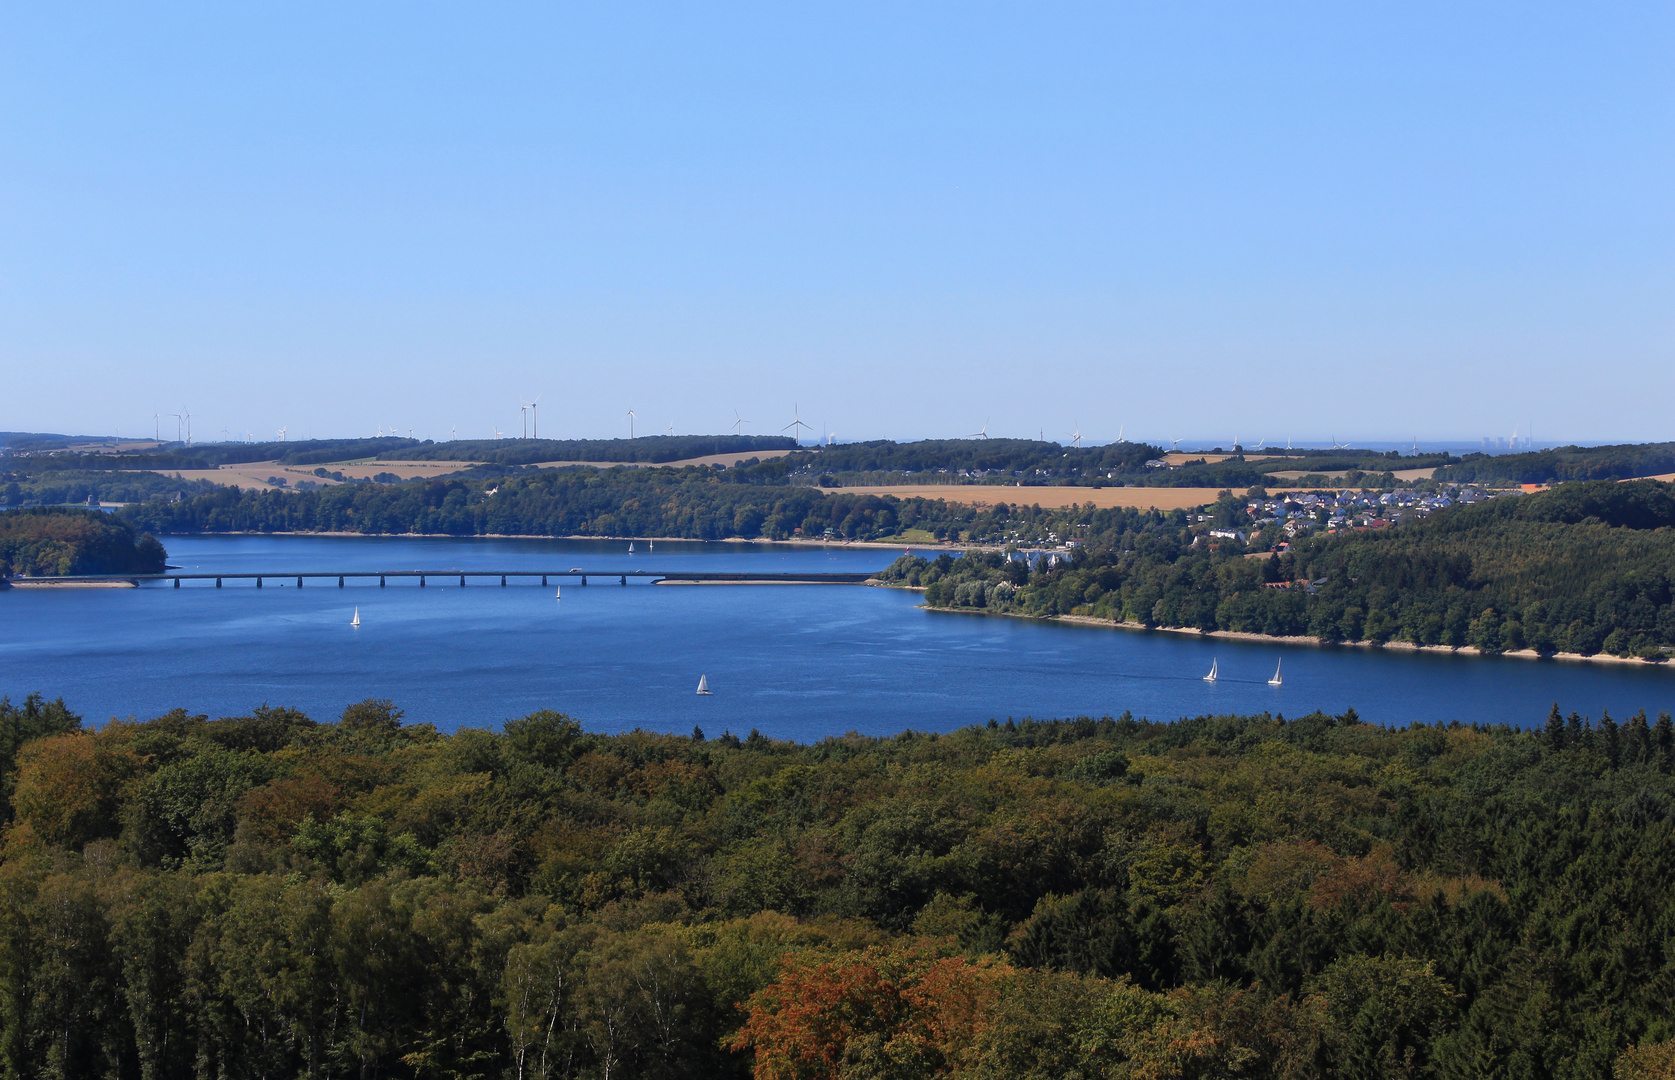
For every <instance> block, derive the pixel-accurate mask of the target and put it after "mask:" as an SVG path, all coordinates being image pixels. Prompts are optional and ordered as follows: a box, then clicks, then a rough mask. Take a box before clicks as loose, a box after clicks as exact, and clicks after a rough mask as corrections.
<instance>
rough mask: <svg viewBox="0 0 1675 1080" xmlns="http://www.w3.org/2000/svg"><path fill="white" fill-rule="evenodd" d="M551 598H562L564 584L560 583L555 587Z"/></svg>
mask: <svg viewBox="0 0 1675 1080" xmlns="http://www.w3.org/2000/svg"><path fill="white" fill-rule="evenodd" d="M553 599H554V600H562V599H564V586H562V585H560V586H559V587H558V588H557V589H555V590H553Z"/></svg>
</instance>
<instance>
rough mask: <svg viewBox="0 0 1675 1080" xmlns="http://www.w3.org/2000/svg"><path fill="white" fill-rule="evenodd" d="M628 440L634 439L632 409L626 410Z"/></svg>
mask: <svg viewBox="0 0 1675 1080" xmlns="http://www.w3.org/2000/svg"><path fill="white" fill-rule="evenodd" d="M628 441H629V442H633V441H634V410H633V409H629V410H628Z"/></svg>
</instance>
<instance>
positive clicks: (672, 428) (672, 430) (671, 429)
mask: <svg viewBox="0 0 1675 1080" xmlns="http://www.w3.org/2000/svg"><path fill="white" fill-rule="evenodd" d="M668 434H669V438H671V439H672V438H674V437H675V425H673V424H670V425H669V432H668Z"/></svg>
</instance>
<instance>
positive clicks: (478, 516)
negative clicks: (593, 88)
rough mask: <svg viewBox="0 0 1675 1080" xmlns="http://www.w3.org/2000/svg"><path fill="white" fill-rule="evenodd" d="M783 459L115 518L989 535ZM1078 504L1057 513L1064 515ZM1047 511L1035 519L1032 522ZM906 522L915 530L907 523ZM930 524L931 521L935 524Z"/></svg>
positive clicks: (166, 507)
mask: <svg viewBox="0 0 1675 1080" xmlns="http://www.w3.org/2000/svg"><path fill="white" fill-rule="evenodd" d="M786 468H787V465H786V464H785V463H784V462H783V460H775V461H766V462H762V463H760V464H759V465H749V464H747V465H744V466H740V467H737V468H732V469H727V470H720V469H711V468H700V467H693V466H688V467H685V468H679V469H666V468H665V469H629V468H619V469H581V468H576V469H523V470H521V471H519V472H517V473H516V474H515V475H511V476H508V475H506V472H505V471H504V469H497V470H496V471H495V473H494V475H491V476H483V475H470V476H453V477H446V478H438V479H435V480H420V481H413V482H409V483H405V484H342V485H334V486H332V487H327V488H321V489H318V490H315V491H305V492H295V493H292V492H257V491H240V490H238V489H234V488H222V489H219V490H217V491H214V492H210V493H207V494H203V495H199V496H196V497H194V498H191V499H186V500H183V501H181V502H178V503H170V502H163V501H160V500H152V501H149V502H145V503H140V504H136V505H134V506H130V507H127V508H126V509H124V510H123V511H122V514H123V516H124V518H125V519H126V520H129V521H132V522H134V523H135V525H136V526H138V527H140V528H143V529H147V530H150V531H153V532H156V533H159V534H162V533H178V532H227V531H238V532H287V531H317V530H336V531H344V532H360V533H407V532H420V533H446V534H452V535H460V536H473V535H487V534H500V535H510V534H523V535H537V536H673V537H683V538H687V539H693V540H720V539H725V538H729V537H741V538H744V539H754V538H757V537H764V538H769V539H776V540H777V539H787V538H789V537H792V536H796V535H802V536H810V537H816V538H818V537H821V536H824V535H826V532H827V530H831V534H832V535H833V536H835V537H839V538H842V539H846V540H875V539H880V538H884V537H892V538H893V537H899V536H902V535H903V534H904V533H906V534H907V535H908V536H909V538H910V539H913V538H916V539H921V540H930V539H932V538H940V537H946V536H949V535H953V536H955V537H959V536H962V535H963V536H967V537H970V538H986V537H992V538H994V539H997V540H998V539H1000V538H1001V537H1002V536H1003V535H1004V533H1005V530H1004V529H1003V528H1002V525H1003V523H1004V520H1005V518H1006V517H1008V516H1009V515H1010V511H1006V512H1002V514H1001V516H1000V517H999V518H997V517H996V515H995V512H994V511H991V510H980V509H975V508H972V507H966V506H957V505H952V504H948V503H945V502H941V501H933V500H926V499H897V498H895V497H893V496H878V495H871V494H868V493H867V492H866V491H865V490H864V489H862V490H854V491H848V490H845V491H841V492H837V493H835V494H826V493H823V492H821V491H820V490H818V489H817V488H813V487H807V486H796V485H789V484H786V483H784V482H783V479H784V474H785V470H786ZM1078 513H1080V511H1075V510H1072V511H1060V512H1058V513H1057V515H1056V516H1052V519H1053V520H1057V521H1068V520H1070V519H1071V518H1073V517H1075V516H1076V515H1077V514H1078ZM1047 520H1048V518H1047V517H1043V518H1041V521H1042V522H1043V526H1044V528H1043V532H1044V531H1045V522H1046V521H1047ZM910 530H917V533H916V534H915V533H913V532H909V531H910ZM938 530H940V531H938Z"/></svg>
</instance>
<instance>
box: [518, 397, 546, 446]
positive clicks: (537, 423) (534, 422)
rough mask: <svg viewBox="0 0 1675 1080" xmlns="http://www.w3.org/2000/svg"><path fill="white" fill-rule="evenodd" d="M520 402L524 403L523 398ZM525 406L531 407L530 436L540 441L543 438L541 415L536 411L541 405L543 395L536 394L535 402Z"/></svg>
mask: <svg viewBox="0 0 1675 1080" xmlns="http://www.w3.org/2000/svg"><path fill="white" fill-rule="evenodd" d="M518 400H519V401H523V399H522V398H519V399H518ZM524 404H526V405H528V406H529V434H530V436H531V437H533V438H536V439H539V438H540V437H541V414H540V413H538V412H536V411H535V407H536V406H537V405H539V404H541V395H540V394H536V395H535V400H534V401H528V402H524Z"/></svg>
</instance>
